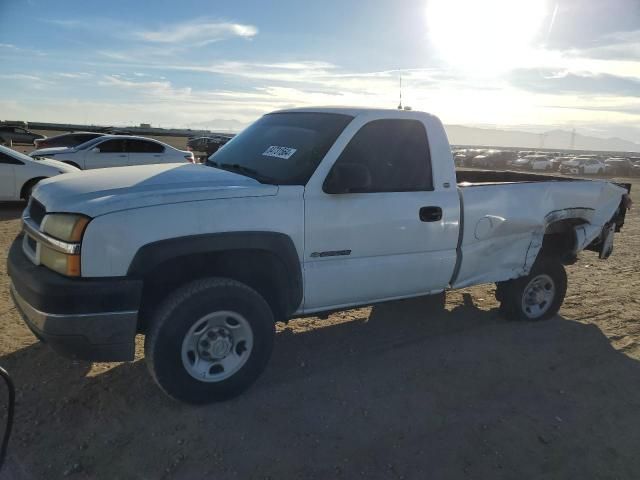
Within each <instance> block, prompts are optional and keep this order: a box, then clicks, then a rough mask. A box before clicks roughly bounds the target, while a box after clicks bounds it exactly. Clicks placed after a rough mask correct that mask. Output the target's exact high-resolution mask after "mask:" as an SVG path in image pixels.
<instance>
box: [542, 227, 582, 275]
mask: <svg viewBox="0 0 640 480" xmlns="http://www.w3.org/2000/svg"><path fill="white" fill-rule="evenodd" d="M583 223H586V220H583V219H581V218H568V219H563V220H558V221H556V222H553V223H551V224H549V225H548V226H547V229H546V230H545V232H544V239H543V241H542V248H541V249H540V253H539V256H542V255H544V256H545V257H555V258H558V259H560V261H561V262H562V263H563V264H565V265H571V264H572V263H575V261H576V260H577V257H576V254H575V246H576V233H575V227H576V226H578V225H582V224H583Z"/></svg>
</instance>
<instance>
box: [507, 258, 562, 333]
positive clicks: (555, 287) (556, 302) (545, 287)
mask: <svg viewBox="0 0 640 480" xmlns="http://www.w3.org/2000/svg"><path fill="white" fill-rule="evenodd" d="M566 292H567V274H566V272H565V269H564V266H563V265H562V263H560V261H559V260H558V259H555V258H540V259H538V260H536V263H535V264H534V266H533V267H532V268H531V272H530V273H529V275H527V276H525V277H521V278H517V279H515V280H509V281H507V282H500V283H498V284H497V289H496V299H497V300H498V301H499V302H500V310H501V312H502V313H503V314H504V315H505V316H507V317H508V318H510V319H514V320H531V321H538V320H547V319H549V318H552V317H554V316H555V315H556V314H557V313H558V311H559V310H560V307H561V306H562V302H563V301H564V297H565V294H566Z"/></svg>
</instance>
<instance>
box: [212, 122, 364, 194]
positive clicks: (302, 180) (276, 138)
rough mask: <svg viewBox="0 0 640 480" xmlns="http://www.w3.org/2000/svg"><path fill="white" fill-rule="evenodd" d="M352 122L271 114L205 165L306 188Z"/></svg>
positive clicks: (263, 180)
mask: <svg viewBox="0 0 640 480" xmlns="http://www.w3.org/2000/svg"><path fill="white" fill-rule="evenodd" d="M351 120H353V117H351V116H349V115H342V114H336V113H305V112H290V113H272V114H269V115H265V116H264V117H262V118H261V119H260V120H258V121H257V122H255V123H254V124H252V125H251V126H249V127H248V128H247V129H246V130H244V131H243V132H242V133H240V134H239V135H237V136H235V137H234V138H233V139H232V140H231V141H229V142H228V143H227V144H226V145H225V146H224V147H222V148H221V149H220V150H218V151H217V152H216V153H214V154H213V155H211V156H210V157H209V159H208V160H207V162H206V163H207V165H209V166H212V167H217V168H222V169H225V170H231V171H234V172H237V173H240V174H242V175H246V176H249V177H252V178H255V179H256V180H258V181H260V182H263V183H274V184H281V185H306V183H307V181H308V180H309V178H310V177H311V175H312V174H313V172H314V171H315V169H316V167H317V166H318V164H319V163H320V161H321V160H322V159H323V158H324V156H325V155H326V153H327V151H328V150H329V148H331V145H333V143H334V142H335V141H336V139H337V138H338V136H339V135H340V134H341V133H342V131H343V130H344V128H345V127H346V126H347V125H348V124H349V122H351Z"/></svg>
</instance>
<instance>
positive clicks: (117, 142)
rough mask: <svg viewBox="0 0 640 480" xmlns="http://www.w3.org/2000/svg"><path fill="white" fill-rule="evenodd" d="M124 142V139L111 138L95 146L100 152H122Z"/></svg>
mask: <svg viewBox="0 0 640 480" xmlns="http://www.w3.org/2000/svg"><path fill="white" fill-rule="evenodd" d="M124 143H125V141H124V140H121V139H119V138H114V139H113V140H107V141H106V142H102V143H101V144H100V145H97V147H98V148H99V149H100V153H123V152H124V151H125V150H124Z"/></svg>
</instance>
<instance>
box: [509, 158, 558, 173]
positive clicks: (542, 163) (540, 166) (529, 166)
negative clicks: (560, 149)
mask: <svg viewBox="0 0 640 480" xmlns="http://www.w3.org/2000/svg"><path fill="white" fill-rule="evenodd" d="M513 167H514V168H517V169H523V170H544V171H549V170H551V168H552V167H551V162H549V158H548V157H547V156H546V155H527V156H526V157H522V158H519V159H517V160H516V161H515V162H513Z"/></svg>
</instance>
